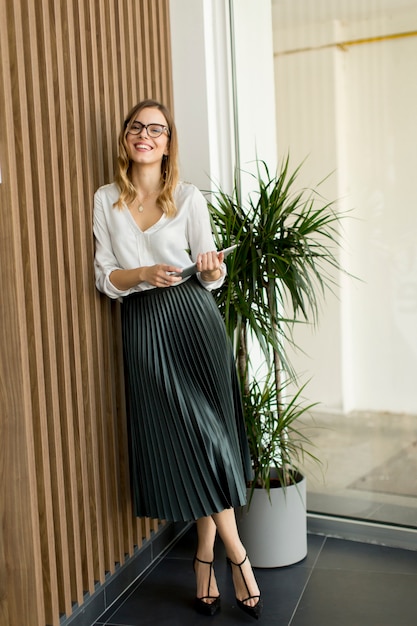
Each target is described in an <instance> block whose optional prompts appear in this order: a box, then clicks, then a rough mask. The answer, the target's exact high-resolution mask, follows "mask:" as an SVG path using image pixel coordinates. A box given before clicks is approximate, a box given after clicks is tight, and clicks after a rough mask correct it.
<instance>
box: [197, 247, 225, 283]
mask: <svg viewBox="0 0 417 626" xmlns="http://www.w3.org/2000/svg"><path fill="white" fill-rule="evenodd" d="M223 259H224V255H223V252H216V251H215V250H214V251H212V252H204V253H202V254H199V255H198V256H197V269H198V271H199V272H201V278H202V279H203V280H206V281H207V282H211V281H214V280H218V279H219V278H220V276H221V275H222V270H221V267H220V266H221V264H222V263H223Z"/></svg>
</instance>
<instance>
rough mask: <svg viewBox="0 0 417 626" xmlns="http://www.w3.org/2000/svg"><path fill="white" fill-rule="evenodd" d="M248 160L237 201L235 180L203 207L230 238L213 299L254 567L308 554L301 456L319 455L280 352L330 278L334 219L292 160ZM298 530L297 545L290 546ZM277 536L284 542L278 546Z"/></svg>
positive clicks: (311, 318) (313, 315)
mask: <svg viewBox="0 0 417 626" xmlns="http://www.w3.org/2000/svg"><path fill="white" fill-rule="evenodd" d="M256 165H257V168H256V169H257V173H256V175H254V176H253V177H254V179H255V181H256V187H255V189H254V191H253V192H251V193H250V194H249V196H248V198H247V199H246V201H245V202H243V201H242V198H241V194H240V189H239V185H238V184H237V183H236V182H235V185H234V189H233V192H232V194H227V193H225V192H224V191H222V190H221V189H217V190H216V191H215V192H214V194H213V195H212V196H211V199H210V201H209V208H210V212H211V217H212V220H213V226H214V231H215V233H216V236H217V238H218V241H217V243H218V245H219V247H220V248H223V247H225V246H229V245H231V244H238V247H237V249H236V251H235V252H234V254H233V255H231V257H229V260H228V280H227V281H225V283H224V285H223V287H222V288H221V289H220V290H219V291H218V292H217V293H216V298H217V301H218V305H219V307H220V310H221V312H222V314H223V317H224V320H225V323H226V328H227V332H228V334H229V336H230V338H231V340H232V343H233V346H234V352H235V357H236V363H237V370H238V375H239V379H240V384H241V389H242V398H243V408H244V416H245V421H246V429H247V434H248V441H249V448H250V454H251V460H252V468H253V480H252V482H251V484H250V485H249V486H248V490H249V493H248V506H247V507H245V510H244V511H243V513H242V516H241V517H240V518H239V519H238V521H239V526H240V532H241V535H242V539H243V541H244V543H245V545H246V547H247V550H248V554H249V557H250V559H251V561H252V564H253V565H255V566H258V567H277V566H281V565H288V564H290V563H294V562H297V561H299V560H301V559H302V558H304V557H305V555H306V553H307V531H306V487H305V477H304V476H303V475H302V472H301V467H302V462H303V459H304V458H305V456H306V455H309V456H310V457H312V458H314V459H316V460H318V459H317V458H316V457H315V456H314V455H313V454H312V452H311V449H310V445H309V444H310V442H309V440H308V439H307V437H306V436H304V435H303V433H302V428H300V418H301V417H302V416H305V415H306V414H308V412H309V411H310V410H311V409H312V407H313V406H314V404H305V403H304V402H303V400H302V393H303V390H304V387H305V385H302V386H299V383H298V380H297V375H296V372H295V371H294V369H293V367H292V365H291V363H290V361H289V358H288V355H287V350H288V346H289V345H291V346H292V348H294V347H295V348H296V346H294V342H293V339H292V330H293V327H294V324H295V323H300V322H304V323H315V322H316V321H317V314H318V309H319V306H318V305H319V301H320V298H321V296H322V295H323V294H324V293H325V292H326V290H327V289H329V288H331V287H332V284H333V278H332V274H331V270H332V268H336V269H340V267H339V262H338V259H337V256H336V250H337V247H338V245H339V231H338V223H339V221H340V218H341V215H340V214H338V213H336V212H335V210H334V203H333V202H330V203H328V202H323V200H322V198H321V196H320V195H319V194H318V192H317V190H316V191H314V190H313V191H312V190H305V189H301V190H298V189H297V187H296V182H297V176H298V173H299V169H300V167H301V166H298V167H297V168H296V169H295V170H294V171H293V172H291V171H290V167H289V157H288V156H287V157H286V158H285V159H284V160H283V162H282V164H281V167H280V168H279V171H278V172H277V173H276V174H271V173H270V172H269V170H268V167H267V165H266V163H265V162H263V161H257V162H256ZM254 348H258V351H259V353H260V354H261V355H262V357H263V360H264V366H263V368H261V369H262V372H260V371H259V370H258V369H257V370H256V371H253V368H254V363H253V358H252V359H251V355H252V353H253V350H254ZM294 389H295V392H294V391H292V390H294ZM276 499H279V500H280V501H281V504H280V505H278V508H279V516H278V518H277V517H276V513H275V511H274V509H275V507H274V506H271V504H272V505H273V503H274V501H275V500H276ZM290 506H291V507H293V508H295V509H296V511H297V514H298V515H299V516H300V517H301V521H299V522H296V521H295V520H294V518H293V515H294V512H291V513H290V521H289V525H290V526H289V529H288V530H285V528H283V527H282V524H283V519H284V512H283V508H282V507H285V509H288V507H290ZM258 507H261V508H262V511H261V512H258V510H257V509H258ZM271 516H272V520H271V521H270V522H269V521H268V519H269V517H271ZM238 517H239V516H238ZM252 520H253V521H252ZM253 523H254V525H255V527H254V530H253V533H252V532H251V526H252V524H253ZM268 525H269V526H270V527H271V528H270V530H268ZM280 526H281V530H280V531H279V532H277V529H278V527H280ZM297 528H298V529H299V531H298V534H299V535H300V537H299V541H298V545H295V546H294V548H291V542H292V541H293V540H294V536H295V535H296V532H295V531H296V529H297ZM271 533H272V535H271ZM280 535H281V536H282V539H283V547H279V546H278V545H277V544H278V539H279V536H280ZM290 539H291V542H290ZM275 547H276V548H277V549H276V554H274V548H275ZM289 548H290V549H289Z"/></svg>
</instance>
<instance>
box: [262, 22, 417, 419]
mask: <svg viewBox="0 0 417 626" xmlns="http://www.w3.org/2000/svg"><path fill="white" fill-rule="evenodd" d="M282 17H283V15H281V18H282ZM413 30H414V31H415V30H417V10H407V11H401V12H400V11H396V12H395V11H394V12H391V13H389V14H387V16H386V17H383V16H379V17H378V18H374V19H373V20H370V21H354V20H353V21H352V20H350V21H345V22H322V23H320V24H310V25H309V26H305V25H304V26H294V27H292V28H290V27H288V25H285V23H284V20H282V19H281V21H280V22H278V23H277V22H276V28H275V32H274V42H275V44H274V45H275V52H276V56H275V72H276V101H277V137H278V149H279V153H280V154H283V153H284V152H285V151H286V150H287V149H288V148H289V149H290V151H291V154H292V156H293V157H294V162H295V163H297V162H299V161H300V160H302V159H303V158H304V157H306V156H307V155H308V159H307V162H306V164H305V167H304V168H303V170H304V174H303V175H304V181H305V182H306V184H312V183H313V182H314V181H318V180H320V179H321V178H322V177H323V176H325V175H326V174H328V173H329V172H331V171H334V170H335V175H334V176H333V177H331V178H330V179H329V181H327V183H326V196H327V197H328V198H329V199H334V198H340V199H341V200H340V206H341V208H342V209H346V208H353V213H352V217H351V218H348V219H347V220H346V222H345V225H344V240H345V243H344V252H343V254H342V262H343V264H344V267H345V268H346V269H347V270H348V271H351V272H352V273H353V274H355V275H356V276H358V277H359V278H361V280H362V281H363V282H359V281H355V280H353V279H349V278H346V277H341V279H340V280H341V290H340V293H339V300H337V299H336V298H334V297H329V298H328V299H327V300H326V303H325V305H324V308H323V312H322V315H321V323H320V326H319V328H318V329H317V330H316V331H314V332H311V331H307V330H306V329H304V330H303V331H301V332H297V335H296V341H297V342H298V343H300V345H302V347H303V349H304V350H305V351H306V353H307V354H308V355H309V357H305V356H300V357H298V358H297V359H296V367H297V369H298V370H299V371H304V372H305V373H306V376H307V377H308V378H309V377H310V376H312V377H313V379H312V382H311V384H310V385H309V390H308V395H309V399H311V400H319V401H321V402H322V403H323V405H324V408H328V409H340V410H343V411H350V410H375V411H389V412H409V413H417V394H416V392H415V382H414V381H415V373H416V372H417V332H416V328H417V211H416V206H415V205H416V200H415V198H416V194H415V179H416V173H415V172H416V170H417V116H416V111H417V81H416V80H415V58H416V55H417V37H402V38H388V37H387V38H386V39H385V40H384V41H378V42H372V41H369V42H368V43H364V42H362V43H360V44H359V43H358V44H356V45H347V46H345V47H344V49H341V48H337V47H331V46H328V45H327V44H329V43H331V42H337V41H349V40H350V41H352V40H355V39H359V38H361V39H364V38H371V37H375V36H379V35H385V36H387V35H391V34H394V33H404V32H408V31H413ZM296 49H304V52H295V50H296ZM290 50H293V52H292V53H290V54H282V53H283V52H289V51H290Z"/></svg>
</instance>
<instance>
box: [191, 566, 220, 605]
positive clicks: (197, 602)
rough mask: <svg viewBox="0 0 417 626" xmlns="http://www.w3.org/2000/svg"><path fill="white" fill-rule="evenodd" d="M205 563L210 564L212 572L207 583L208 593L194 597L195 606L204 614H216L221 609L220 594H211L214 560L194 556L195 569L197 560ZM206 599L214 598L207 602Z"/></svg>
mask: <svg viewBox="0 0 417 626" xmlns="http://www.w3.org/2000/svg"><path fill="white" fill-rule="evenodd" d="M196 561H198V562H199V563H204V565H210V573H209V580H208V585H207V595H206V596H202V597H201V598H194V608H195V610H196V611H197V612H198V613H201V614H202V615H210V616H212V615H215V614H216V613H217V611H219V610H220V596H211V595H209V594H210V583H211V576H212V574H213V563H214V561H201V559H198V558H197V556H195V557H194V561H193V569H194V571H195V562H196ZM206 600H212V602H206Z"/></svg>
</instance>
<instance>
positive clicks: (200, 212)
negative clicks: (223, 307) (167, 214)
mask: <svg viewBox="0 0 417 626" xmlns="http://www.w3.org/2000/svg"><path fill="white" fill-rule="evenodd" d="M193 190H194V193H193V198H192V207H191V210H190V214H189V220H188V240H189V242H190V249H191V257H192V259H193V261H195V260H196V259H197V255H198V254H199V253H204V252H210V251H211V250H216V245H215V243H214V239H213V233H212V228H211V222H210V214H209V210H208V207H207V202H206V199H205V198H204V196H203V194H202V193H201V191H199V189H197V187H194V188H193ZM220 269H221V275H220V277H219V278H218V279H217V280H214V281H210V282H208V281H206V280H203V279H202V278H201V274H200V272H199V273H197V279H198V280H199V281H200V283H201V284H202V285H203V287H205V288H206V289H207V290H208V291H212V290H213V289H219V287H221V286H222V285H223V283H224V280H225V277H226V264H225V263H222V265H221V266H220Z"/></svg>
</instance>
